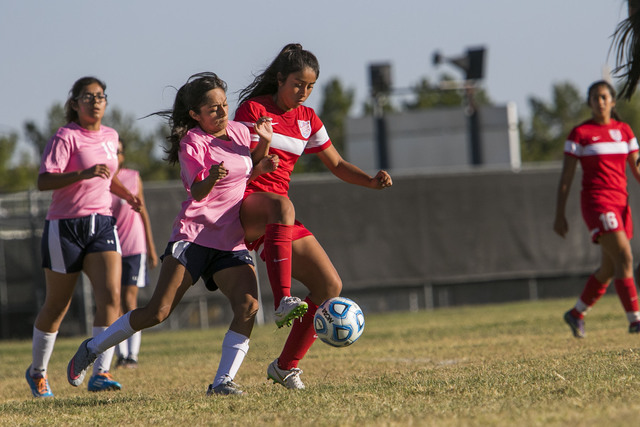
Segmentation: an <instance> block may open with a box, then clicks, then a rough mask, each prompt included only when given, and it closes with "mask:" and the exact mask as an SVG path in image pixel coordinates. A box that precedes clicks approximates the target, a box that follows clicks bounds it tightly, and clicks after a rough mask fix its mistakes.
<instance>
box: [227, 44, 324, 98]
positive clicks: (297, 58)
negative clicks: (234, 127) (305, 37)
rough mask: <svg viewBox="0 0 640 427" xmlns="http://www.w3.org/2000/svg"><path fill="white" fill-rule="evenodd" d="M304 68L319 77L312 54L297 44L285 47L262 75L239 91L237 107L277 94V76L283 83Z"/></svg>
mask: <svg viewBox="0 0 640 427" xmlns="http://www.w3.org/2000/svg"><path fill="white" fill-rule="evenodd" d="M306 67H309V68H311V69H312V70H313V71H314V72H315V73H316V78H318V77H319V76H320V65H319V64H318V59H317V58H316V57H315V55H314V54H313V53H311V52H309V51H308V50H304V49H303V48H302V45H301V44H298V43H290V44H288V45H286V46H285V47H283V48H282V50H281V51H280V53H279V54H278V56H276V58H275V59H274V60H273V62H272V63H271V64H269V66H268V67H267V68H266V69H265V70H264V71H263V72H262V74H260V75H258V76H256V77H255V79H254V80H253V83H251V84H250V85H249V86H247V87H246V88H244V89H243V90H241V91H240V96H239V102H238V105H240V104H242V103H243V102H245V101H246V100H248V99H250V98H255V97H256V96H261V95H273V94H275V93H276V92H278V75H280V79H281V80H282V81H284V80H286V79H287V77H288V76H289V74H291V73H297V72H298V71H302V70H304V69H305V68H306Z"/></svg>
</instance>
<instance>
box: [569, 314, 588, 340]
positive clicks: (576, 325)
mask: <svg viewBox="0 0 640 427" xmlns="http://www.w3.org/2000/svg"><path fill="white" fill-rule="evenodd" d="M564 321H565V322H567V325H569V327H570V328H571V332H573V336H574V337H576V338H584V337H585V333H584V319H577V318H575V317H573V316H572V315H571V310H569V311H567V312H566V313H565V314H564Z"/></svg>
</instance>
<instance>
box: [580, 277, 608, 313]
mask: <svg viewBox="0 0 640 427" xmlns="http://www.w3.org/2000/svg"><path fill="white" fill-rule="evenodd" d="M608 287H609V283H608V282H607V283H600V282H599V281H598V279H596V276H594V275H593V274H592V275H591V276H589V280H587V284H586V285H584V290H583V291H582V295H580V299H581V300H582V302H583V303H585V305H586V306H587V307H591V306H593V305H594V304H595V303H596V302H598V300H599V299H600V297H601V296H602V295H604V294H605V293H606V292H607V288H608Z"/></svg>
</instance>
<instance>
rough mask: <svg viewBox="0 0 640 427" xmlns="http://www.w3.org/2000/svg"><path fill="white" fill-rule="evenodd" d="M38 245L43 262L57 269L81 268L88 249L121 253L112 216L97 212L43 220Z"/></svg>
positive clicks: (57, 270)
mask: <svg viewBox="0 0 640 427" xmlns="http://www.w3.org/2000/svg"><path fill="white" fill-rule="evenodd" d="M41 249H42V266H43V267H44V268H49V269H51V270H52V271H55V272H57V273H76V272H78V271H82V264H83V261H84V257H85V255H86V254H88V253H92V252H109V251H115V252H118V253H122V251H121V250H120V240H119V239H118V232H117V229H116V220H115V218H113V217H112V216H105V215H98V214H91V215H89V216H83V217H81V218H70V219H52V220H46V221H45V222H44V231H43V232H42V247H41Z"/></svg>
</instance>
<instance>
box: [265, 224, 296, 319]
mask: <svg viewBox="0 0 640 427" xmlns="http://www.w3.org/2000/svg"><path fill="white" fill-rule="evenodd" d="M292 233H293V226H292V225H285V224H267V226H266V228H265V234H264V255H265V263H266V265H267V274H268V275H269V283H270V284H271V291H272V292H273V301H274V305H275V308H276V309H277V308H278V305H280V300H281V299H282V297H288V296H291V235H292Z"/></svg>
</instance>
